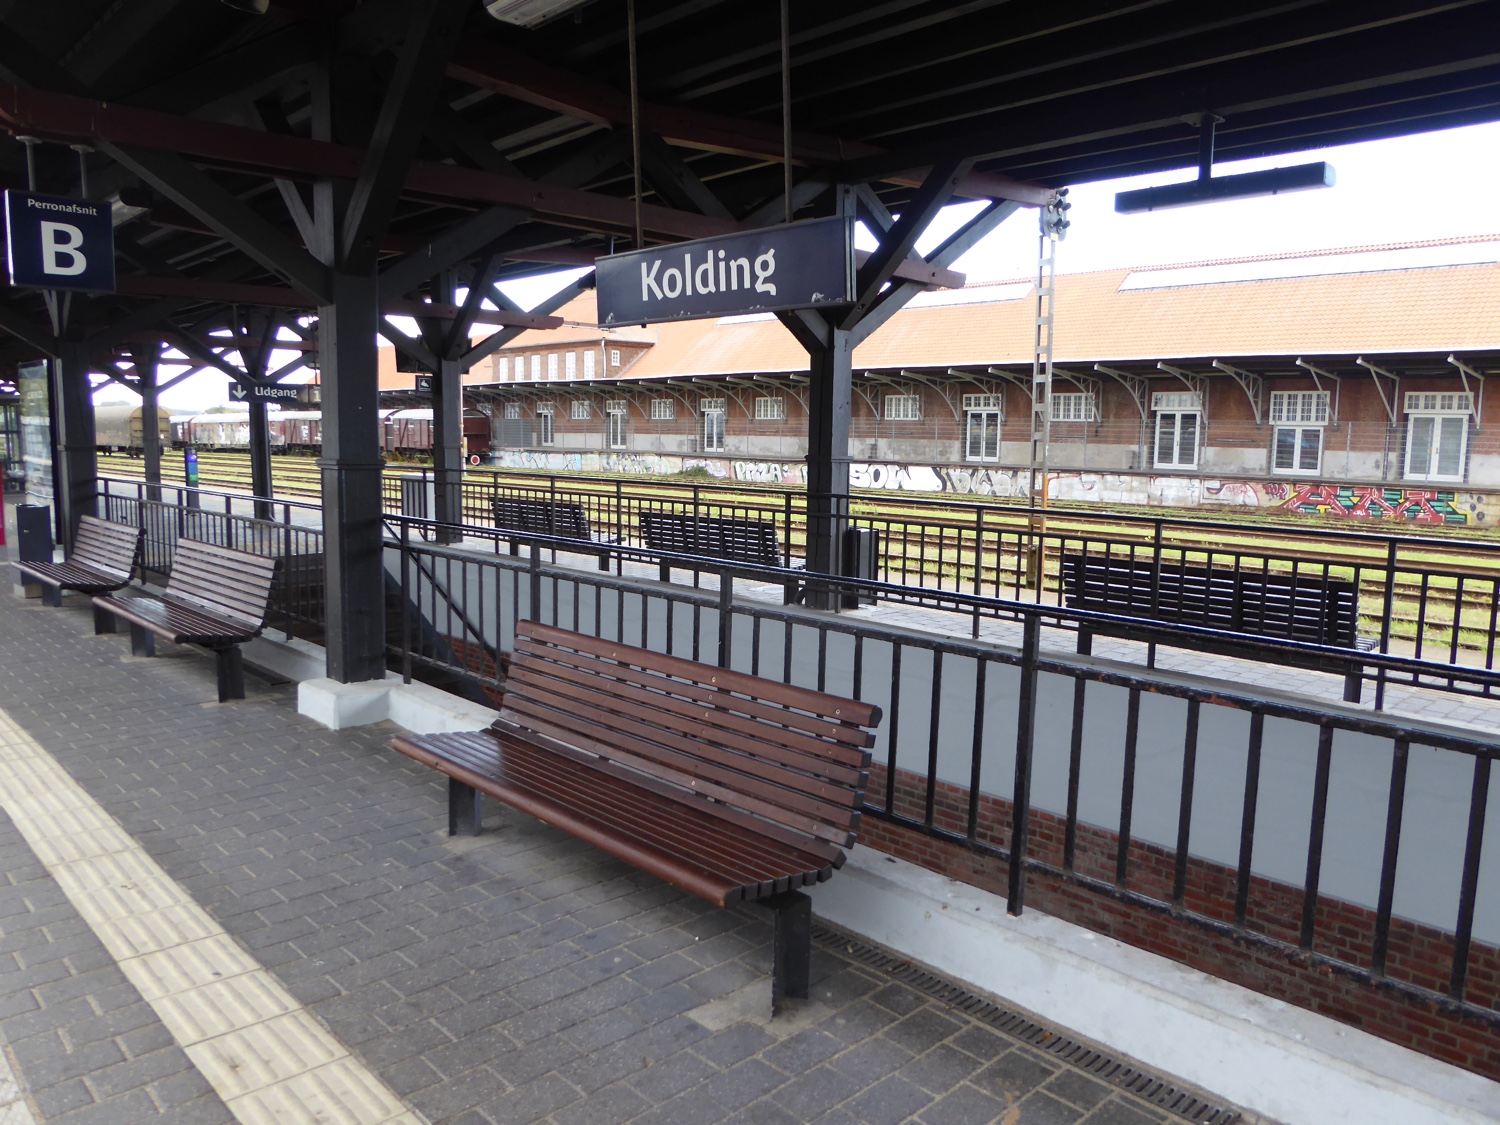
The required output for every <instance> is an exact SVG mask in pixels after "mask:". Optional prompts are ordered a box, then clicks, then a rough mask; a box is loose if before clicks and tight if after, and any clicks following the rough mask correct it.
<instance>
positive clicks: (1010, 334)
mask: <svg viewBox="0 0 1500 1125" xmlns="http://www.w3.org/2000/svg"><path fill="white" fill-rule="evenodd" d="M1497 297H1500V240H1497V239H1495V238H1493V237H1479V238H1469V239H1456V240H1443V241H1434V242H1426V243H1414V244H1403V245H1394V246H1375V247H1352V248H1348V249H1341V250H1333V251H1314V252H1309V253H1305V254H1295V255H1285V256H1267V257H1262V258H1247V259H1234V260H1228V261H1219V262H1203V263H1191V264H1186V265H1174V266H1165V267H1152V268H1148V269H1139V270H1109V271H1101V272H1096V273H1084V274H1073V275H1066V276H1063V277H1061V278H1059V279H1058V297H1057V301H1058V304H1057V316H1058V327H1057V340H1056V351H1055V356H1056V361H1055V362H1056V377H1055V383H1054V397H1053V404H1052V447H1051V456H1050V461H1049V463H1050V465H1051V467H1052V468H1053V470H1054V476H1053V479H1052V481H1051V485H1050V491H1051V495H1052V496H1053V497H1054V498H1056V499H1063V500H1073V499H1076V500H1100V501H1105V502H1110V503H1126V504H1131V503H1133V504H1151V505H1171V506H1205V507H1214V506H1224V505H1234V506H1256V507H1274V506H1290V507H1293V508H1296V509H1298V510H1301V511H1328V512H1334V513H1337V514H1347V515H1351V516H1358V517H1399V518H1407V519H1413V520H1416V521H1419V522H1447V523H1482V522H1484V521H1486V519H1493V518H1500V444H1497V442H1496V440H1495V438H1494V436H1492V435H1493V433H1494V430H1493V426H1494V419H1495V413H1494V412H1495V411H1496V410H1500V403H1495V402H1492V403H1490V404H1489V405H1488V406H1486V405H1485V395H1484V389H1485V373H1486V371H1487V370H1489V369H1491V368H1493V367H1494V365H1495V362H1496V355H1497V352H1500V322H1497V319H1496V317H1495V315H1494V311H1493V310H1494V309H1495V307H1496V300H1497ZM1034 310H1035V291H1034V288H1033V285H1032V283H1031V282H1030V281H1002V282H992V283H983V284H976V285H971V286H969V287H967V288H965V289H962V290H956V291H938V292H930V293H927V294H924V295H923V296H921V297H918V298H916V299H915V300H914V301H913V302H912V303H911V305H910V306H909V307H908V308H907V309H905V310H903V311H902V312H901V313H899V314H897V315H896V316H895V317H893V318H892V320H891V321H890V323H889V324H887V325H886V326H884V327H883V328H882V329H881V330H880V331H879V332H877V333H876V334H875V335H874V336H872V337H871V338H870V339H869V340H868V341H867V342H866V343H865V344H864V345H863V346H862V347H861V348H860V349H859V350H858V351H857V352H856V354H855V368H856V396H855V401H854V420H853V425H852V436H853V449H852V452H853V455H854V457H855V458H856V461H857V463H856V465H855V467H854V473H855V480H856V482H857V484H858V485H862V486H865V487H884V488H892V489H902V490H911V491H924V492H925V491H951V492H959V493H966V492H967V493H980V494H994V495H1023V494H1024V493H1025V491H1026V488H1027V480H1028V477H1029V473H1028V472H1027V469H1026V467H1025V466H1026V465H1027V464H1028V462H1029V443H1028V437H1029V414H1030V399H1029V384H1030V375H1031V373H1030V344H1031V339H1030V336H1031V318H1032V316H1033V315H1034ZM562 315H563V317H564V319H565V321H566V322H567V327H564V328H562V329H555V330H552V331H548V332H527V333H524V334H522V335H521V336H519V337H518V338H517V339H515V340H514V341H513V342H512V343H511V344H509V345H508V346H507V347H505V348H502V349H500V350H499V351H498V352H497V353H496V354H495V355H494V356H492V357H490V358H488V359H486V360H485V361H482V362H481V363H480V364H478V365H476V366H475V367H474V369H473V370H471V371H470V372H469V373H468V374H467V375H466V376H465V383H466V395H467V397H468V398H469V400H470V402H471V403H472V404H473V405H476V406H478V407H479V408H480V409H482V410H485V411H486V412H488V413H490V415H491V417H492V434H493V444H494V452H493V455H492V457H493V460H494V461H495V462H496V463H497V464H500V465H505V466H511V467H527V468H547V469H583V470H605V471H609V470H626V471H629V470H632V469H634V470H637V471H643V472H663V471H664V472H672V471H678V470H680V469H682V468H690V467H694V466H702V467H703V468H705V469H707V470H708V471H709V472H711V473H713V474H714V475H716V476H721V477H725V478H734V479H739V480H745V481H758V482H766V481H774V482H785V483H800V482H801V481H802V480H803V467H802V465H801V463H800V462H801V459H802V457H803V456H804V455H805V452H806V409H807V408H806V381H805V380H806V377H805V374H804V372H803V370H802V369H803V368H804V367H805V358H804V357H803V356H802V354H801V352H800V351H799V349H798V347H797V345H796V344H795V342H794V341H793V340H791V339H790V338H789V337H788V336H787V334H786V333H785V332H784V331H781V330H780V327H779V325H777V323H776V322H775V320H774V318H773V317H772V316H770V314H766V315H764V316H743V317H727V318H722V319H720V320H717V321H713V320H709V321H695V322H686V323H676V324H663V325H656V326H652V327H649V328H638V327H627V328H619V329H610V330H604V329H600V328H597V327H595V326H594V321H595V312H594V304H593V297H592V294H584V295H583V296H580V297H578V298H576V299H575V300H574V301H573V302H572V303H570V304H569V305H568V306H566V307H565V308H564V309H563V310H562ZM385 363H386V370H385V373H384V375H383V379H382V385H383V386H384V387H385V388H386V390H387V393H388V394H390V393H391V392H398V391H399V390H400V389H404V388H406V387H410V386H411V385H412V383H411V378H412V377H411V376H409V375H404V374H401V373H398V372H396V371H395V369H394V360H393V359H392V357H391V353H390V352H389V351H387V352H386V353H385ZM1491 509H1494V514H1493V515H1492V514H1491Z"/></svg>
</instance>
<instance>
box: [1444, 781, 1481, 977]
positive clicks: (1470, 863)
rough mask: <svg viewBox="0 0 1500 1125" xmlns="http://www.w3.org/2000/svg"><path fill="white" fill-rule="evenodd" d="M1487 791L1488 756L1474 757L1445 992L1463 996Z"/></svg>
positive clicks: (1472, 934)
mask: <svg viewBox="0 0 1500 1125" xmlns="http://www.w3.org/2000/svg"><path fill="white" fill-rule="evenodd" d="M1489 795H1490V759H1489V758H1488V757H1485V756H1483V755H1481V756H1478V757H1476V758H1475V759H1474V787H1473V789H1472V790H1471V791H1470V794H1469V828H1468V833H1467V835H1466V836H1465V838H1464V872H1463V878H1462V880H1461V881H1460V883H1459V892H1458V924H1457V925H1456V926H1454V928H1453V969H1452V971H1451V972H1450V973H1449V974H1448V995H1449V996H1451V997H1453V999H1455V1000H1462V999H1463V998H1464V989H1465V987H1466V985H1467V982H1468V977H1469V947H1470V945H1471V944H1472V942H1473V938H1474V904H1475V899H1476V898H1477V897H1478V893H1479V862H1480V859H1481V857H1482V854H1483V849H1484V817H1485V810H1486V806H1487V805H1488V803H1489Z"/></svg>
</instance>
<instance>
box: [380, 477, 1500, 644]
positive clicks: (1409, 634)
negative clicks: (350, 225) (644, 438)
mask: <svg viewBox="0 0 1500 1125" xmlns="http://www.w3.org/2000/svg"><path fill="white" fill-rule="evenodd" d="M385 495H386V501H387V510H388V511H390V512H392V513H399V512H400V511H401V507H400V490H399V486H398V485H397V484H396V483H395V482H388V484H387V486H386V493H385ZM502 496H511V497H520V498H526V499H527V500H529V501H531V502H533V503H541V504H548V505H561V506H564V507H567V506H576V507H577V508H579V509H580V510H581V511H582V513H584V515H585V517H586V519H587V523H588V525H589V526H590V527H591V528H592V529H593V531H594V533H595V534H596V535H597V536H598V537H599V538H600V539H604V540H609V541H614V542H622V543H627V544H630V543H637V544H639V543H643V539H642V537H641V534H640V532H641V519H640V516H641V513H642V512H648V511H670V512H674V513H678V514H684V515H686V514H691V513H696V514H699V515H706V516H711V517H714V518H735V519H752V520H758V521H764V522H767V523H770V524H772V525H774V527H775V528H776V535H777V537H778V541H779V542H780V543H781V544H782V549H783V552H784V554H785V560H784V561H785V563H786V564H787V565H790V564H791V563H792V561H793V560H794V559H801V558H803V557H804V556H805V553H806V541H807V522H808V516H807V510H808V497H807V496H806V495H805V494H803V493H794V492H791V491H788V490H785V489H776V488H768V487H761V486H755V485H744V484H715V483H700V482H682V481H673V480H661V481H640V482H636V481H624V480H620V479H618V478H603V477H584V476H573V475H567V476H559V475H556V474H545V473H526V472H519V471H518V472H504V473H500V472H489V473H487V472H484V471H478V472H476V471H473V470H471V471H469V472H468V473H466V474H465V477H464V484H463V497H462V510H463V513H464V521H465V523H466V524H468V525H471V526H477V527H492V526H494V524H495V515H496V505H495V501H496V499H497V498H499V497H502ZM837 506H838V508H839V510H840V511H841V512H842V513H843V514H844V522H845V523H847V524H849V525H852V526H856V527H862V528H869V529H872V530H875V531H877V532H878V533H879V541H878V542H879V552H878V571H877V574H878V577H879V578H881V579H882V580H884V581H885V582H887V583H890V584H892V585H897V586H905V587H913V588H916V589H922V590H941V591H948V592H954V593H958V592H963V593H972V594H977V595H987V596H990V597H993V598H996V599H1003V600H1005V601H1030V602H1036V603H1038V604H1057V603H1058V602H1059V601H1060V600H1063V599H1065V593H1064V589H1063V586H1064V581H1063V570H1064V566H1065V562H1066V560H1067V559H1069V558H1070V557H1074V556H1078V555H1084V556H1091V557H1106V558H1110V559H1117V560H1118V559H1128V560H1130V561H1131V562H1132V563H1138V564H1141V565H1148V566H1152V567H1155V568H1157V569H1161V568H1174V567H1175V568H1195V567H1203V568H1212V569H1214V570H1223V571H1228V572H1231V573H1234V574H1240V575H1249V574H1260V575H1263V576H1265V575H1270V576H1276V577H1277V578H1278V579H1285V580H1288V581H1292V582H1294V583H1296V584H1297V585H1299V586H1304V587H1305V586H1308V585H1310V584H1313V583H1317V582H1322V583H1325V584H1329V585H1332V584H1349V585H1350V586H1352V588H1353V590H1354V597H1355V614H1356V618H1357V626H1358V629H1359V631H1360V633H1361V635H1362V636H1363V637H1364V638H1365V639H1366V641H1367V643H1369V644H1370V645H1371V646H1372V647H1374V648H1375V649H1376V650H1377V651H1380V652H1400V653H1407V654H1410V655H1413V656H1416V657H1418V658H1429V659H1440V660H1446V661H1448V662H1453V663H1465V664H1475V665H1478V666H1481V667H1484V668H1494V667H1496V659H1497V651H1496V650H1497V647H1500V541H1492V540H1489V539H1475V538H1463V537H1460V536H1458V535H1423V534H1415V533H1412V532H1410V531H1407V530H1400V531H1386V530H1379V531H1376V530H1357V531H1351V530H1346V529H1343V528H1334V527H1329V526H1328V525H1326V524H1321V525H1315V526H1309V525H1307V523H1306V521H1304V525H1303V526H1297V525H1296V524H1295V523H1290V524H1289V523H1280V522H1272V521H1267V520H1264V519H1256V520H1254V521H1241V522H1235V521H1230V520H1214V519H1200V518H1191V519H1188V518H1182V517H1168V516H1155V515H1140V514H1134V513H1120V512H1111V513H1109V514H1107V515H1094V514H1090V513H1088V512H1085V511H1079V510H1061V511H1053V512H1051V513H1049V514H1048V515H1047V516H1046V518H1045V519H1040V518H1036V517H1034V516H1032V515H1031V514H1029V513H1028V512H1027V511H1026V509H1024V508H1022V507H1020V506H1018V505H1016V504H1003V503H996V502H991V503H982V502H975V501H959V500H955V499H951V498H947V497H940V498H922V497H913V496H911V495H909V494H905V493H880V494H870V493H861V494H856V495H855V496H854V497H853V498H852V499H850V500H848V501H847V502H846V501H843V500H840V501H839V502H838V505H837ZM533 530H534V529H533ZM1168 619H1170V618H1168Z"/></svg>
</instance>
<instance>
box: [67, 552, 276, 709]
mask: <svg viewBox="0 0 1500 1125" xmlns="http://www.w3.org/2000/svg"><path fill="white" fill-rule="evenodd" d="M276 562H277V560H275V559H273V558H268V557H266V556H264V555H251V554H247V553H245V552H244V551H231V550H229V549H228V548H227V547H219V546H215V545H214V544H212V543H200V542H198V541H197V540H196V539H179V540H178V541H177V549H176V550H175V551H174V552H173V555H172V571H171V574H170V575H169V577H168V578H167V586H166V589H165V590H163V591H162V592H161V593H160V594H159V595H158V594H154V593H147V592H146V591H144V590H141V589H133V590H129V591H124V592H122V593H120V594H116V595H106V596H104V597H98V598H95V599H94V605H95V606H96V607H97V608H98V609H99V610H101V611H103V612H104V613H105V614H107V615H109V618H110V622H109V624H110V628H109V629H108V630H107V631H108V632H113V631H114V620H113V619H114V618H117V617H118V618H123V619H124V620H125V621H127V622H129V623H130V651H131V652H132V653H133V654H134V655H136V656H155V655H156V638H157V637H163V638H165V639H166V640H169V641H171V642H172V643H173V644H179V645H200V646H202V647H203V648H206V649H208V650H209V651H211V652H212V653H214V655H215V657H216V661H217V665H218V679H219V702H220V703H223V702H225V701H226V700H229V699H244V698H245V666H244V661H243V658H242V657H241V655H240V648H239V646H240V644H241V643H242V642H244V641H248V640H249V639H250V638H251V637H254V636H257V635H258V634H259V633H260V631H261V629H262V628H263V627H264V626H265V618H266V603H267V602H268V601H269V600H270V597H271V589H272V587H273V585H274V584H275V580H276Z"/></svg>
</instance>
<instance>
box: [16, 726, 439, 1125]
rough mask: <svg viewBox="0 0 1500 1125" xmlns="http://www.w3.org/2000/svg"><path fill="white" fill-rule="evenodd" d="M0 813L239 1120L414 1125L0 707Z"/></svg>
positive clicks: (262, 1124)
mask: <svg viewBox="0 0 1500 1125" xmlns="http://www.w3.org/2000/svg"><path fill="white" fill-rule="evenodd" d="M0 807H3V808H4V809H5V811H6V813H8V814H9V816H10V818H11V820H12V821H13V822H14V823H15V826H16V828H17V829H18V830H19V831H20V833H21V835H22V836H23V837H25V839H26V842H27V843H28V844H29V845H30V846H31V849H32V850H33V851H34V852H35V853H36V855H37V858H38V859H40V860H41V862H42V864H43V865H44V866H45V867H46V868H47V871H48V872H49V873H50V874H51V875H52V877H53V878H54V879H56V880H57V883H58V885H59V886H61V887H62V889H63V892H64V893H65V894H66V895H67V896H68V898H69V900H70V901H71V902H72V904H73V907H74V909H76V910H77V911H78V913H79V914H80V915H82V917H83V919H84V921H86V922H87V923H88V924H89V926H90V927H92V929H93V931H94V933H95V934H96V935H98V937H99V940H100V941H101V942H102V943H103V944H104V947H105V949H107V950H108V951H109V953H110V955H111V956H112V957H113V958H114V959H115V961H116V962H117V963H118V964H119V966H120V969H121V971H122V972H124V974H125V976H126V978H127V979H128V980H129V981H130V983H131V984H133V985H134V986H135V987H136V989H137V991H139V992H140V994H141V996H142V997H143V998H144V999H145V1000H146V1002H147V1003H148V1004H150V1005H151V1007H152V1008H153V1009H154V1010H155V1012H156V1014H157V1016H158V1017H159V1018H160V1019H161V1021H162V1023H163V1024H165V1025H166V1027H167V1030H168V1031H170V1032H171V1033H172V1035H173V1037H174V1038H175V1039H176V1040H177V1042H178V1043H179V1044H180V1045H181V1047H182V1049H183V1051H184V1052H186V1054H187V1056H188V1058H189V1059H191V1060H192V1061H193V1064H194V1065H195V1066H196V1067H197V1068H198V1069H199V1071H201V1072H202V1074H203V1076H204V1077H205V1078H206V1079H207V1080H208V1081H209V1083H210V1084H211V1085H212V1086H213V1088H214V1089H215V1090H216V1091H217V1092H218V1094H219V1096H220V1097H221V1098H223V1099H224V1103H225V1105H227V1106H228V1107H229V1109H230V1111H231V1112H232V1113H233V1114H234V1116H235V1118H236V1119H237V1120H238V1121H240V1122H243V1123H244V1125H272V1123H274V1125H301V1123H304V1122H305V1123H308V1125H385V1123H387V1122H389V1123H391V1125H420V1123H423V1122H424V1121H425V1119H424V1118H423V1117H422V1116H421V1115H420V1114H419V1113H417V1112H416V1111H415V1110H413V1109H412V1108H410V1107H409V1106H407V1105H406V1104H405V1103H404V1102H402V1101H401V1099H400V1098H398V1097H397V1096H396V1095H395V1094H394V1093H393V1092H392V1091H391V1090H390V1088H389V1087H387V1086H386V1085H385V1083H383V1082H382V1081H381V1080H380V1079H379V1077H377V1076H376V1075H375V1074H374V1073H372V1072H371V1071H370V1070H369V1069H368V1068H367V1067H366V1066H365V1065H364V1064H363V1063H361V1062H360V1061H359V1060H358V1059H356V1058H355V1057H354V1056H353V1055H351V1054H350V1053H349V1051H348V1049H347V1048H346V1047H345V1046H344V1045H343V1044H342V1043H340V1042H339V1041H338V1040H337V1039H335V1038H334V1037H333V1036H332V1035H331V1034H329V1032H328V1029H327V1028H325V1027H324V1026H323V1025H322V1024H321V1023H319V1022H318V1021H317V1020H316V1019H315V1018H314V1017H313V1015H312V1014H311V1013H310V1012H308V1011H307V1010H306V1009H305V1008H303V1007H302V1005H301V1004H300V1003H298V1002H297V1000H296V998H295V997H293V996H292V995H291V994H290V993H289V992H287V990H286V989H285V988H283V987H282V986H281V984H280V983H279V982H278V981H277V980H276V978H275V977H273V976H272V975H271V974H270V973H269V972H267V971H266V970H265V969H263V968H262V967H261V966H260V965H259V964H258V963H257V962H256V961H255V959H254V958H253V957H251V956H250V955H249V954H248V953H246V952H245V950H244V949H243V948H241V947H240V946H239V944H238V943H236V942H235V940H234V939H233V938H232V937H230V936H229V934H227V933H226V932H225V931H224V930H223V929H222V928H221V927H220V926H219V925H218V923H216V922H215V921H214V920H213V919H212V918H211V917H210V916H209V915H208V913H207V912H206V911H205V910H204V909H203V908H202V907H200V906H199V905H198V904H197V903H196V902H194V901H193V899H192V897H191V896H190V895H189V894H188V893H187V892H186V891H185V890H183V888H182V887H180V886H179V885H178V884H177V883H176V882H175V881H174V880H173V879H172V878H171V876H169V875H168V874H167V873H166V872H165V871H164V870H162V868H161V866H160V865H159V864H158V863H157V862H156V861H155V860H154V859H152V858H151V856H150V855H149V854H147V852H146V850H145V849H144V848H142V847H141V846H140V845H139V844H138V843H136V841H135V840H134V839H133V838H132V837H131V836H130V834H129V833H128V832H126V831H125V830H124V829H123V828H122V827H120V825H119V823H118V822H117V821H116V820H115V819H114V818H113V817H112V816H110V815H109V813H107V812H105V811H104V809H103V808H102V807H101V806H100V805H99V804H98V803H97V802H96V801H95V800H94V799H93V798H92V797H90V796H89V795H88V793H86V792H85V791H84V790H83V788H82V787H81V786H80V785H79V784H78V783H77V782H75V781H74V780H73V778H72V777H71V776H70V775H69V774H68V772H67V771H66V770H64V769H63V768H62V767H61V766H60V765H58V764H57V762H56V761H55V760H54V759H53V757H52V756H51V755H50V754H48V753H47V751H46V750H45V749H44V748H43V747H42V746H41V745H39V744H38V743H37V742H36V740H34V739H33V738H31V736H30V735H28V734H27V733H26V732H25V731H23V730H22V729H21V728H20V727H18V726H17V725H16V724H15V723H14V722H12V721H11V719H10V717H9V716H8V715H6V713H5V712H4V711H3V710H0ZM0 1085H3V1083H0ZM0 1093H3V1091H0ZM22 1104H24V1103H22ZM8 1108H9V1106H8V1105H4V1104H0V1122H3V1123H8V1122H9V1121H10V1120H11V1119H10V1118H9V1117H5V1116H4V1114H5V1112H6V1110H7V1109H8Z"/></svg>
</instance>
